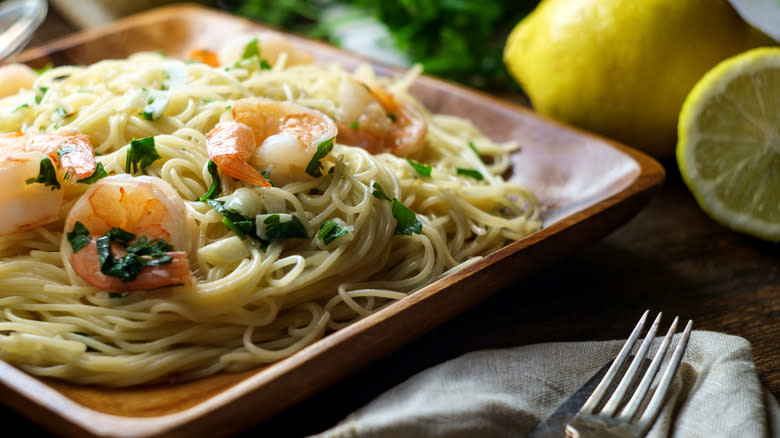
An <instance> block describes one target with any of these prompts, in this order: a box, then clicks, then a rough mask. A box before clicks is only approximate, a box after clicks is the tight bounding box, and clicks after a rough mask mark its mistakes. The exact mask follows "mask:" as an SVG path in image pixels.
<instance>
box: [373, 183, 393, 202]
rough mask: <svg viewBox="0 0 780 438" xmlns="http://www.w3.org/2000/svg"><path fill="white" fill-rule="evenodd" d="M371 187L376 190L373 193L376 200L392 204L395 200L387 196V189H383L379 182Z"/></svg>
mask: <svg viewBox="0 0 780 438" xmlns="http://www.w3.org/2000/svg"><path fill="white" fill-rule="evenodd" d="M371 187H372V188H373V189H374V191H373V192H371V194H372V195H374V197H375V198H378V199H382V200H385V201H391V202H392V201H393V198H391V197H389V196H387V194H386V193H385V189H383V188H382V186H380V185H379V183H378V182H375V183H374V184H373V185H372V186H371Z"/></svg>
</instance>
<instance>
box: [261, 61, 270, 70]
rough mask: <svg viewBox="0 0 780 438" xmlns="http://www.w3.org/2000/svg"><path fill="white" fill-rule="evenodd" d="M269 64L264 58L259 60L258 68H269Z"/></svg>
mask: <svg viewBox="0 0 780 438" xmlns="http://www.w3.org/2000/svg"><path fill="white" fill-rule="evenodd" d="M270 69H271V64H269V63H268V61H266V60H265V59H261V60H260V70H270Z"/></svg>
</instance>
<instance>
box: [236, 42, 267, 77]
mask: <svg viewBox="0 0 780 438" xmlns="http://www.w3.org/2000/svg"><path fill="white" fill-rule="evenodd" d="M259 43H260V41H258V39H257V38H252V39H251V40H249V42H248V43H247V45H246V46H245V47H244V52H243V53H241V60H242V61H243V60H246V59H252V58H257V61H258V66H259V67H260V70H270V69H271V64H269V63H268V61H267V60H265V58H263V57H261V56H260V44H259ZM239 64H240V63H238V62H237V63H236V67H238V66H239Z"/></svg>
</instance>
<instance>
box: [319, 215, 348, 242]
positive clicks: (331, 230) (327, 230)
mask: <svg viewBox="0 0 780 438" xmlns="http://www.w3.org/2000/svg"><path fill="white" fill-rule="evenodd" d="M347 233H349V231H348V230H347V229H346V228H344V227H342V226H341V225H340V224H339V223H338V222H336V221H334V220H333V219H328V220H327V221H325V222H323V224H322V225H320V230H319V231H317V238H318V239H320V240H321V241H322V243H324V244H325V245H330V243H331V242H333V241H334V240H336V239H338V238H339V237H342V236H346V235H347Z"/></svg>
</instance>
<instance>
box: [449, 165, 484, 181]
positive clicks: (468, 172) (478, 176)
mask: <svg viewBox="0 0 780 438" xmlns="http://www.w3.org/2000/svg"><path fill="white" fill-rule="evenodd" d="M455 172H456V173H457V174H458V175H463V176H467V177H469V178H474V179H475V180H477V181H482V180H483V179H485V177H484V176H482V173H480V172H479V171H478V170H475V169H465V168H463V167H456V168H455Z"/></svg>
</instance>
